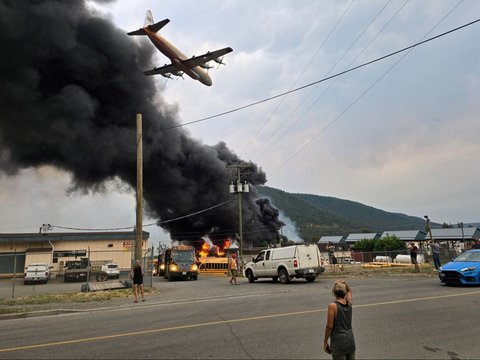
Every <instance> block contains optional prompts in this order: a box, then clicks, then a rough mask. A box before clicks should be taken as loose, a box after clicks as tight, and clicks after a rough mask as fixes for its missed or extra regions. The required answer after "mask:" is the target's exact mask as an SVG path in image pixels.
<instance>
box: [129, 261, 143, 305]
mask: <svg viewBox="0 0 480 360" xmlns="http://www.w3.org/2000/svg"><path fill="white" fill-rule="evenodd" d="M130 279H132V281H133V293H134V294H135V302H138V291H139V290H140V293H141V295H142V301H145V297H144V295H143V268H142V265H141V264H140V260H135V266H134V267H133V269H132V271H131V272H130Z"/></svg>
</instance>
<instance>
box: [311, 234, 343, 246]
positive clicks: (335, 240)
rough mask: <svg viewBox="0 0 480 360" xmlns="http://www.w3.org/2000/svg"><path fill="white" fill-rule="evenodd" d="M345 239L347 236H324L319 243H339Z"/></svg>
mask: <svg viewBox="0 0 480 360" xmlns="http://www.w3.org/2000/svg"><path fill="white" fill-rule="evenodd" d="M343 241H345V236H322V237H321V238H320V240H318V242H317V244H328V243H329V242H331V243H332V244H339V243H341V242H343Z"/></svg>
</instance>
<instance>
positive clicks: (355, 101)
mask: <svg viewBox="0 0 480 360" xmlns="http://www.w3.org/2000/svg"><path fill="white" fill-rule="evenodd" d="M463 1H464V0H461V1H459V2H458V3H457V5H455V6H454V7H453V8H452V9H451V10H450V11H449V12H448V13H447V14H446V15H445V16H444V17H443V18H442V19H441V20H440V21H438V22H437V23H436V24H435V26H433V27H432V28H431V29H430V30H429V31H428V32H427V34H425V35H424V36H423V38H425V37H426V36H428V35H429V34H430V33H431V32H432V31H433V30H434V29H435V28H436V27H437V26H438V25H440V23H442V22H443V20H445V19H446V18H447V17H448V16H449V15H450V14H451V13H452V12H453V11H454V10H455V9H456V8H457V7H458V6H460V4H462V3H463ZM479 21H480V19H477V20H475V21H473V22H471V23H468V24H466V25H463V26H461V27H458V28H456V29H453V30H450V31H447V32H445V33H443V34H440V35H437V36H435V37H433V38H430V39H427V40H422V41H420V42H418V43H417V45H418V44H422V43H425V42H427V41H431V40H433V39H435V38H438V37H440V36H443V35H446V34H448V33H451V32H453V31H456V30H459V29H461V28H463V27H466V26H468V25H472V24H474V23H476V22H479ZM423 38H422V39H423ZM417 45H415V46H417ZM415 46H409V47H408V48H405V49H406V50H409V51H408V52H407V53H405V54H404V55H403V56H402V57H401V58H400V59H398V60H397V61H396V62H395V63H394V64H393V65H392V66H391V67H389V68H388V69H387V71H385V72H384V73H383V74H382V75H381V76H380V77H379V78H378V79H377V80H376V81H375V82H373V84H371V85H370V86H369V87H368V88H367V89H365V90H364V91H363V92H362V93H361V94H360V95H359V96H358V97H357V98H356V99H355V100H354V101H353V102H352V103H351V104H350V105H348V106H347V107H346V108H345V109H344V110H343V111H342V112H341V113H340V114H338V115H337V116H336V117H335V118H334V119H333V120H332V121H330V122H329V123H328V124H327V125H326V126H325V127H324V128H323V129H322V130H320V131H319V132H318V133H317V134H316V135H315V136H314V137H312V138H311V139H310V140H308V141H307V142H306V143H305V144H303V146H301V147H300V148H299V149H298V150H297V151H295V152H294V153H293V154H292V155H291V156H290V157H289V158H288V159H287V160H286V161H285V162H283V163H282V164H281V165H279V166H278V167H277V168H275V169H274V170H273V171H272V172H271V173H270V174H274V173H276V172H277V171H278V170H279V169H280V168H282V167H283V166H285V165H286V164H288V163H289V162H290V161H291V160H292V159H293V158H294V157H296V156H297V155H298V154H299V153H300V152H302V151H303V150H304V149H305V148H306V147H307V146H309V145H310V144H311V143H313V142H314V141H315V140H316V139H317V138H318V137H319V136H320V135H321V134H323V133H324V132H325V131H327V129H328V128H329V127H330V126H332V125H333V124H334V123H335V122H336V121H337V120H338V119H339V118H340V117H342V116H343V115H344V114H345V113H346V112H347V111H349V110H350V109H351V108H352V107H353V106H354V105H355V104H356V103H357V102H358V101H359V100H360V99H361V98H362V97H363V96H364V95H365V94H366V93H367V92H369V91H370V90H371V89H372V88H373V87H375V86H376V85H377V84H378V83H379V82H380V81H381V80H382V79H383V78H384V77H385V76H386V75H387V74H388V73H389V72H390V71H391V70H392V69H393V68H394V67H395V66H397V65H398V64H399V63H400V62H401V61H402V60H403V59H404V58H405V57H406V56H407V55H408V54H409V53H410V51H411V50H413V48H414V47H415ZM405 49H403V50H401V51H405ZM401 51H397V53H399V52H401Z"/></svg>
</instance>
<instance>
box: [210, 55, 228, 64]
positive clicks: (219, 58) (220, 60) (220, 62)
mask: <svg viewBox="0 0 480 360" xmlns="http://www.w3.org/2000/svg"><path fill="white" fill-rule="evenodd" d="M213 61H215V62H216V63H217V64H219V65H226V64H225V63H224V62H223V56H222V57H218V58H216V59H215V58H214V59H213Z"/></svg>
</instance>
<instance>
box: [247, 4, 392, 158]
mask: <svg viewBox="0 0 480 360" xmlns="http://www.w3.org/2000/svg"><path fill="white" fill-rule="evenodd" d="M353 1H354V0H351V1H350V4H348V6H347V7H346V8H345V10H344V12H343V14H342V16H340V18H339V19H338V20H337V23H336V24H335V25H334V26H333V28H332V29H331V30H330V31H329V33H328V35H327V36H326V37H325V39H324V40H323V42H322V43H321V44H320V46H319V47H318V49H317V50H316V51H315V53H314V54H313V56H312V58H311V59H310V61H309V62H308V63H307V65H305V67H304V68H303V70H302V72H301V73H300V75H298V77H297V79H296V80H295V81H294V83H293V84H292V86H291V87H290V90H292V89H293V88H294V87H295V85H297V83H298V82H299V81H300V79H301V78H302V76H303V75H304V74H305V72H306V71H307V69H308V68H309V67H310V65H311V64H312V62H313V60H314V59H315V58H316V57H317V55H318V53H319V52H320V50H321V49H322V48H323V46H324V45H325V44H326V42H327V41H328V39H330V36H332V34H333V32H334V31H335V29H336V28H337V26H338V25H339V24H340V22H341V21H342V19H343V18H344V17H345V15H346V14H347V12H348V10H349V9H350V7H351V6H352V4H353ZM389 1H392V0H389ZM286 99H287V96H285V97H283V98H282V101H280V102H279V103H278V105H277V106H276V107H275V109H274V110H273V111H272V112H271V113H270V115H269V116H268V118H267V120H266V121H265V122H264V123H263V125H262V127H261V128H260V129H259V130H258V131H257V133H256V134H255V135H254V136H253V137H252V138H251V139H250V141H249V142H248V143H247V145H246V146H245V147H244V148H243V150H242V151H240V153H241V154H242V153H243V152H244V151H245V150H246V149H248V148H249V147H250V145H251V143H252V142H253V140H255V139H256V138H257V136H258V135H259V134H260V133H261V132H262V131H263V129H265V126H267V124H268V123H269V122H270V120H271V119H272V116H273V114H275V113H276V112H277V110H278V109H279V108H280V106H281V105H282V104H283V102H284V101H285V100H286Z"/></svg>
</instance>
